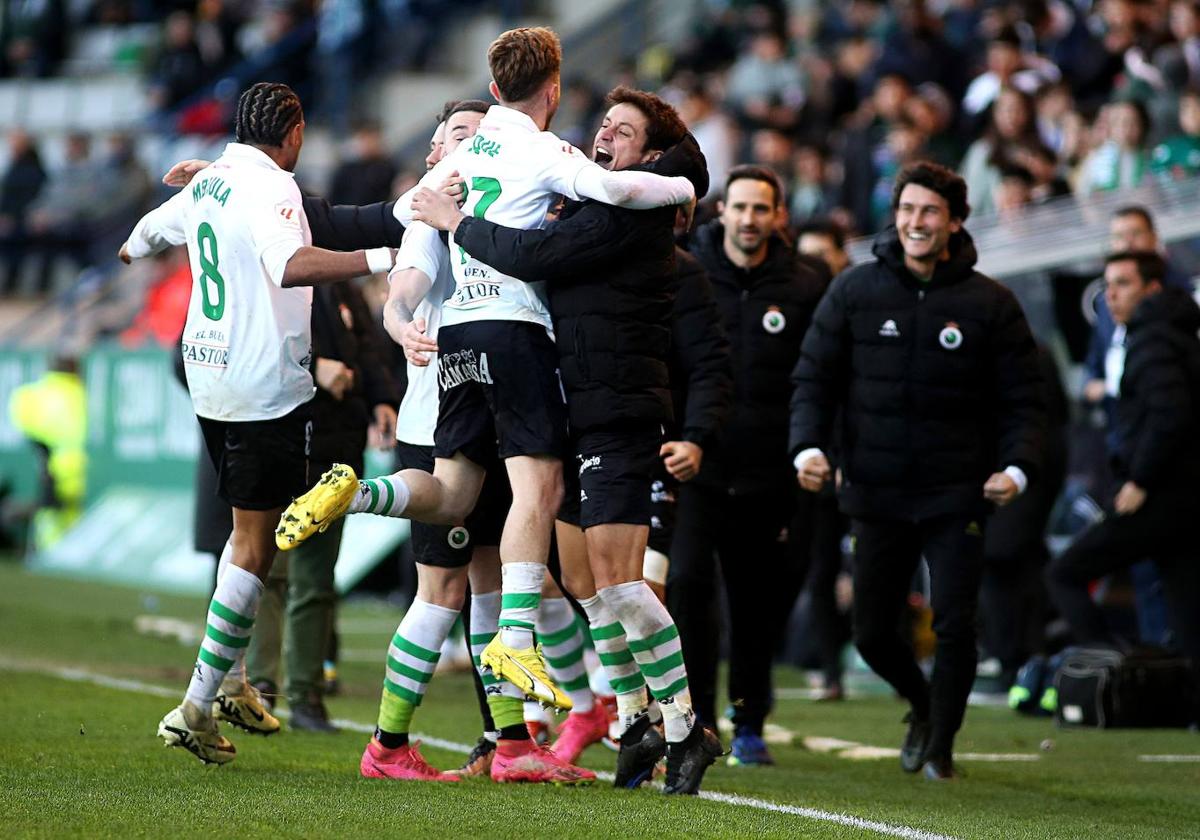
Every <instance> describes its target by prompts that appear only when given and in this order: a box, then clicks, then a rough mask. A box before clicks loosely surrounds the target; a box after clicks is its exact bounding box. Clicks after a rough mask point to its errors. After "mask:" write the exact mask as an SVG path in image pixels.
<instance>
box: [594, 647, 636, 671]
mask: <svg viewBox="0 0 1200 840" xmlns="http://www.w3.org/2000/svg"><path fill="white" fill-rule="evenodd" d="M632 661H633V651H631V650H630V649H629V648H625V649H623V650H615V651H613V652H612V653H602V654H600V664H601V665H607V666H609V667H610V668H612V667H616V666H618V665H628V664H629V663H630V662H632Z"/></svg>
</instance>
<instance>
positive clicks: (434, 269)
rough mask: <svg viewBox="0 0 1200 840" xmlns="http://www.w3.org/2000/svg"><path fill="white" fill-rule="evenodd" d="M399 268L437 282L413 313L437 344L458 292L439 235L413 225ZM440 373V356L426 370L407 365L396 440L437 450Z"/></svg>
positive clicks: (399, 257) (434, 355) (402, 248)
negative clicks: (445, 310)
mask: <svg viewBox="0 0 1200 840" xmlns="http://www.w3.org/2000/svg"><path fill="white" fill-rule="evenodd" d="M396 268H398V269H404V268H419V269H420V270H421V271H423V272H425V276H426V277H431V278H433V286H431V287H430V289H429V291H428V292H426V293H425V297H424V298H422V299H421V303H420V304H419V305H418V306H417V308H416V310H415V311H414V312H413V320H414V321H415V320H417V319H418V318H424V319H425V334H426V335H427V336H429V337H430V338H432V339H435V340H436V339H437V331H438V327H439V326H440V325H441V321H442V304H443V302H444V301H445V300H446V298H448V297H449V296H450V293H451V292H452V291H453V290H454V277H453V276H452V275H451V274H450V260H449V258H448V255H447V253H446V246H445V245H444V244H443V243H442V238H441V236H440V235H439V234H438V232H437V231H436V230H434V229H433V228H431V227H428V226H427V225H423V224H421V223H420V222H414V223H413V224H411V225H409V226H408V229H407V230H405V231H404V240H403V242H402V243H401V245H400V253H399V254H398V255H397V256H396ZM437 370H438V365H437V353H430V354H429V364H428V365H426V366H425V367H418V366H417V365H414V364H413V363H412V362H408V363H407V373H408V387H407V388H405V390H404V399H402V400H401V401H400V410H399V411H398V412H396V440H399V441H403V442H404V443H413V444H417V445H418V446H433V430H434V427H435V426H437V417H438V377H437Z"/></svg>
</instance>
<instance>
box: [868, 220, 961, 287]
mask: <svg viewBox="0 0 1200 840" xmlns="http://www.w3.org/2000/svg"><path fill="white" fill-rule="evenodd" d="M947 247H948V249H949V251H950V258H949V259H947V260H943V261H941V262H939V263H938V264H937V267H936V268H934V270H933V277H932V278H931V279H930V280H929V283H928V284H922V283H921V281H920V280H918V279H917V278H916V277H914V276H913V273H912V272H911V271H909V270H908V266H906V265H905V264H904V248H903V247H902V246H901V244H900V232H899V231H897V230H896V227H895V225H893V226H891V227H888V228H884V229H883V230H881V231H880V232H879V233H878V234H877V235H876V237H875V242H874V244H872V246H871V253H872V254H874V255H875V256H876V257H878V258H879V260H880V261H881V262H883V263H884V264H885V265H886V266H887V267H888V268H889V269H891V270H892V273H894V274H895V275H896V276H897V277H899V278H900V280H901V281H902V282H905V283H908V284H909V285H913V286H917V285H921V286H943V285H947V284H950V283H957V282H958V281H960V280H965V279H966V278H967V277H970V276H971V275H972V274H974V273H975V263H976V262H977V261H978V260H979V253H978V252H977V251H976V250H975V240H973V239H972V238H971V234H969V233H967V231H966V230H965V229H964V230H960V231H959V232H958V233H952V234H951V235H950V242H949V243H948V245H947Z"/></svg>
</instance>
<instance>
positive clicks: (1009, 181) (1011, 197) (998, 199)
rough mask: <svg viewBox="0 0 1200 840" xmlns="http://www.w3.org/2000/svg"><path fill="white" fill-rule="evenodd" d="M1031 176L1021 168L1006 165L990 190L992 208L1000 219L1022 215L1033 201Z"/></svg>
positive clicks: (1009, 218)
mask: <svg viewBox="0 0 1200 840" xmlns="http://www.w3.org/2000/svg"><path fill="white" fill-rule="evenodd" d="M1033 183H1034V182H1033V175H1032V174H1030V172H1029V170H1028V169H1026V168H1025V167H1023V166H1016V165H1014V164H1006V165H1005V166H1004V167H1003V168H1001V170H1000V178H999V180H997V181H996V185H995V186H994V187H993V188H992V196H991V199H992V207H993V209H995V211H996V215H998V216H999V217H1000V218H1001V219H1005V220H1011V219H1015V218H1019V217H1020V216H1021V215H1023V214H1024V212H1025V208H1026V207H1028V206H1029V204H1030V203H1031V202H1032V201H1033Z"/></svg>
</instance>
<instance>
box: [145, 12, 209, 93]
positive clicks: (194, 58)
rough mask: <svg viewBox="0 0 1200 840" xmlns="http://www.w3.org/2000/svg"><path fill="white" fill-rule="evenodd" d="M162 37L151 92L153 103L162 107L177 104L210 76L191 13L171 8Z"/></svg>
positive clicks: (194, 91) (152, 75)
mask: <svg viewBox="0 0 1200 840" xmlns="http://www.w3.org/2000/svg"><path fill="white" fill-rule="evenodd" d="M163 40H164V43H163V48H162V51H161V52H160V53H159V56H158V59H157V60H156V61H155V63H154V71H153V73H152V74H151V81H150V92H149V99H150V104H151V105H152V106H153V107H154V108H155V109H159V110H166V109H171V108H174V107H175V106H176V105H178V104H179V103H181V102H183V100H185V99H187V98H188V97H189V96H191V95H192V94H193V93H196V92H197V91H199V90H200V88H201V86H202V85H203V84H204V83H205V82H206V81H207V80H208V68H207V67H206V66H205V64H204V59H203V58H202V57H201V55H200V46H199V45H198V44H197V43H196V28H195V22H194V21H193V20H192V16H191V14H189V13H188V12H183V11H179V12H172V13H171V14H170V15H169V16H168V17H167V20H166V23H165V24H164V25H163Z"/></svg>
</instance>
